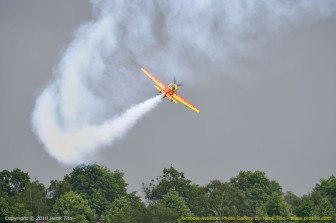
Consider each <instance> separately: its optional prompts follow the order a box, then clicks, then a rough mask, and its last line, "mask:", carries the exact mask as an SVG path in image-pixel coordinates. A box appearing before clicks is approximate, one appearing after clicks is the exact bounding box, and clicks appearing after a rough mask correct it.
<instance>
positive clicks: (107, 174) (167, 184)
mask: <svg viewBox="0 0 336 223" xmlns="http://www.w3.org/2000/svg"><path fill="white" fill-rule="evenodd" d="M142 187H143V192H144V195H145V200H142V199H141V198H140V197H139V196H138V195H137V194H136V192H132V193H128V192H127V183H126V181H125V180H124V173H123V172H120V171H118V170H115V171H111V170H109V169H107V168H106V167H104V166H101V165H98V164H90V165H80V166H77V167H75V168H74V169H73V171H72V172H71V173H69V174H66V175H65V176H64V178H63V180H51V181H50V185H49V187H46V186H45V185H44V184H42V183H41V182H39V181H38V180H36V179H35V180H31V179H30V177H29V174H28V173H26V172H24V171H22V170H20V169H14V170H11V171H10V170H3V171H1V172H0V222H11V221H10V220H11V219H8V217H10V216H12V217H15V216H33V217H34V219H35V220H40V222H60V223H62V222H69V220H71V222H81V223H89V222H101V223H103V222H104V223H105V222H106V223H133V222H134V223H142V222H144V223H174V222H191V221H192V220H195V219H196V217H198V220H197V222H200V223H201V222H247V221H246V220H244V221H243V220H242V219H243V218H242V217H243V216H244V217H245V216H246V217H251V219H253V220H252V221H253V222H256V221H258V222H277V221H279V218H278V219H275V218H272V217H277V216H278V217H281V222H291V220H293V219H291V217H302V218H303V217H312V216H315V217H328V218H327V219H324V221H323V222H336V220H335V218H336V177H335V176H330V177H329V178H327V179H321V180H320V182H319V183H317V184H316V186H315V187H314V188H313V189H312V191H311V192H310V193H308V194H306V195H303V196H297V195H295V194H294V193H292V192H283V191H282V188H281V185H280V184H279V183H278V182H276V181H274V180H270V179H269V178H268V177H267V176H266V174H265V173H264V172H262V171H240V173H239V174H238V175H237V176H235V177H232V178H231V179H230V180H229V181H228V182H223V181H220V180H212V181H210V182H209V183H208V184H206V185H203V186H200V185H198V184H195V183H193V182H192V181H191V180H189V179H187V178H186V177H185V175H184V173H183V172H180V171H178V170H176V169H175V168H174V167H173V166H170V167H168V168H164V169H163V171H162V175H161V176H159V177H157V178H155V179H152V180H151V181H150V182H149V183H143V184H142ZM39 216H40V217H39ZM57 216H61V218H60V219H54V218H52V217H57ZM237 216H240V217H241V218H239V217H237ZM256 216H259V217H260V218H258V220H256ZM65 217H68V219H65ZM230 217H236V218H231V219H230ZM261 217H262V218H261ZM12 220H13V219H12ZM308 220H309V219H308ZM310 220H313V219H310ZM315 220H316V219H315ZM20 222H22V221H20ZM27 222H31V221H27ZM293 222H301V221H299V220H297V219H296V220H295V221H293ZM304 222H310V221H307V219H306V220H305V221H304ZM311 222H316V221H311Z"/></svg>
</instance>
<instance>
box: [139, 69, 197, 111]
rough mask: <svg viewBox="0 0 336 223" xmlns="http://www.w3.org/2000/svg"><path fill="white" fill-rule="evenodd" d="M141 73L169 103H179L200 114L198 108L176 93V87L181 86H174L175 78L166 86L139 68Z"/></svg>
mask: <svg viewBox="0 0 336 223" xmlns="http://www.w3.org/2000/svg"><path fill="white" fill-rule="evenodd" d="M141 71H142V72H144V73H145V74H146V75H147V76H148V77H149V78H150V79H152V80H153V81H154V82H155V84H157V85H158V86H156V85H154V87H155V88H156V89H157V90H159V91H160V92H161V93H162V94H163V97H162V98H164V97H167V98H169V99H170V101H171V102H175V103H177V101H180V102H182V103H183V104H184V105H185V106H187V107H189V108H191V109H192V110H194V111H195V112H200V110H199V109H198V108H196V107H195V106H194V105H192V104H191V103H190V102H188V101H187V100H186V99H184V98H183V97H182V96H181V95H179V94H178V93H176V91H177V89H178V87H179V86H182V84H176V80H175V78H174V82H171V83H170V84H168V86H167V85H165V84H164V83H163V82H162V81H160V80H159V79H157V78H156V77H155V76H154V75H153V74H151V73H149V72H148V71H147V70H146V69H145V68H143V67H141Z"/></svg>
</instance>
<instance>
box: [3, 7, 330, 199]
mask: <svg viewBox="0 0 336 223" xmlns="http://www.w3.org/2000/svg"><path fill="white" fill-rule="evenodd" d="M321 2H323V1H321ZM325 2H326V4H327V2H329V1H325ZM322 4H323V3H322ZM146 7H147V6H146ZM153 7H155V6H153ZM157 7H160V6H157ZM330 7H334V8H335V5H334V4H333V5H331V6H330ZM148 8H150V7H148ZM167 10H168V12H167V13H166V12H163V13H161V14H160V15H158V16H157V17H153V20H156V21H159V22H158V24H156V25H155V26H157V27H159V26H160V24H161V23H160V21H161V20H164V19H165V18H166V17H165V16H167V17H168V15H169V10H172V11H173V9H172V8H169V7H168V6H167ZM182 10H183V9H182ZM91 11H92V9H91V4H90V2H86V1H82V0H74V1H65V0H60V1H38V0H31V1H17V0H11V1H5V0H0V30H1V34H0V49H1V50H0V102H1V110H0V131H1V134H0V169H1V170H3V169H13V168H20V169H22V170H24V171H27V172H29V174H30V176H31V178H35V177H36V178H37V179H38V180H41V181H42V182H43V183H45V184H47V185H48V183H49V181H50V180H51V179H61V178H62V177H63V176H64V175H65V174H66V173H69V172H70V171H71V170H72V168H73V167H71V166H70V167H69V166H65V165H63V164H60V163H58V162H57V161H56V160H55V159H54V158H53V157H51V156H49V155H48V153H47V152H46V151H45V149H44V147H43V145H42V144H40V143H39V141H38V140H37V138H36V136H35V134H34V133H33V132H32V129H31V113H32V110H33V108H34V105H35V99H36V98H37V97H38V95H39V94H40V93H41V91H42V90H43V89H44V88H45V86H46V85H47V84H48V83H50V82H51V81H52V79H53V70H54V69H55V67H56V66H57V64H58V63H59V60H60V58H61V56H62V54H63V52H64V51H65V50H66V48H67V47H68V45H69V44H70V42H71V41H72V39H73V38H74V32H75V30H77V29H78V27H79V26H80V25H82V24H84V23H85V22H89V21H90V20H91V19H92V17H93V16H92V13H91ZM112 11H113V10H112ZM298 11H300V10H298ZM121 12H122V13H123V12H125V10H124V11H121ZM145 12H146V10H144V13H145ZM334 12H335V10H333V11H332V13H330V15H328V16H325V17H324V16H321V15H316V17H314V16H311V17H313V19H309V18H310V17H309V16H308V17H307V18H308V19H307V21H306V20H305V17H304V16H303V19H302V21H300V22H298V23H297V24H295V25H292V24H287V23H284V25H282V23H281V22H280V23H277V24H280V26H279V27H280V28H279V27H278V29H284V31H275V32H268V31H267V30H263V28H262V27H261V28H260V27H259V28H258V32H257V33H254V35H247V34H246V36H240V39H239V41H240V42H239V43H242V46H243V47H245V45H246V49H247V50H246V51H243V52H241V53H230V54H225V56H227V58H225V60H224V59H223V62H221V59H220V58H218V57H217V58H216V63H217V64H216V63H214V62H211V61H210V59H211V58H212V57H206V58H205V59H204V60H203V59H202V58H201V57H200V58H201V59H200V58H199V57H198V56H197V55H196V56H195V57H194V55H193V54H192V52H193V51H192V50H191V51H190V52H189V53H188V52H187V51H185V52H186V53H185V54H178V55H179V56H180V57H182V59H181V61H183V62H184V66H186V67H188V68H187V69H186V70H187V71H190V70H191V71H192V72H193V73H197V75H198V76H192V75H191V76H188V75H186V76H181V81H182V82H183V83H184V87H183V88H181V89H180V90H179V92H180V94H181V95H183V96H185V97H186V98H187V99H188V100H190V101H191V102H192V103H193V104H195V105H197V106H198V107H199V108H200V110H201V113H200V114H196V113H193V112H192V111H191V110H188V109H186V108H185V107H184V106H182V105H180V104H177V105H176V104H171V103H170V102H169V101H168V100H165V101H163V103H161V104H160V105H159V106H158V107H157V108H155V109H154V110H153V111H151V112H150V113H149V114H147V115H146V116H144V117H143V118H142V119H141V120H140V121H139V123H137V124H136V126H135V127H134V128H133V129H131V130H130V131H129V132H128V133H127V134H126V136H125V137H123V138H122V139H120V140H118V141H117V142H116V143H115V144H113V145H112V146H108V147H106V148H104V149H102V150H99V151H98V153H97V154H96V157H93V158H92V161H93V162H96V163H98V164H101V165H105V166H107V167H108V168H110V169H111V170H115V169H119V170H122V171H124V172H125V179H126V181H127V182H128V183H129V190H130V191H134V190H136V191H138V192H139V194H142V191H141V183H142V182H145V183H147V182H149V181H150V179H152V178H155V177H157V176H159V175H160V173H161V171H162V169H163V168H164V167H168V166H170V165H173V166H174V167H175V168H177V169H178V170H180V171H183V172H184V173H185V175H186V177H187V178H189V179H191V180H192V181H193V182H195V183H198V184H201V185H205V184H207V183H208V182H209V181H210V180H212V179H220V180H223V181H228V180H229V179H230V178H231V177H234V176H236V175H237V174H238V173H239V171H240V170H262V171H265V172H266V174H267V176H268V177H269V178H271V179H274V180H277V181H278V182H279V183H280V184H281V185H282V186H283V189H284V191H286V190H289V191H293V192H295V193H297V194H299V195H302V194H305V193H307V192H309V191H310V190H311V188H312V187H314V186H315V184H316V183H318V182H319V179H320V178H327V177H329V176H330V175H332V174H335V171H336V162H335V157H336V150H335V148H336V137H335V133H336V117H335V114H336V100H335V98H336V97H335V96H336V88H335V84H336V74H335V71H336V44H335V40H336V14H335V13H334ZM258 13H260V15H259V14H258ZM258 13H257V15H258V16H260V17H262V16H263V13H265V12H263V11H260V12H258ZM300 13H301V12H300ZM309 13H310V12H309V10H308V12H307V14H309ZM303 14H304V13H303ZM258 16H257V17H258ZM299 16H300V15H299ZM305 16H307V15H305ZM294 17H295V16H294ZM121 18H123V17H122V16H121ZM277 19H280V20H281V19H282V17H279V18H277ZM286 19H288V18H286V16H284V17H283V20H286ZM256 21H257V22H262V19H257V20H256ZM295 21H296V20H295ZM120 23H123V22H122V21H121V22H120ZM125 23H127V21H125ZM219 23H220V21H219ZM192 25H193V20H190V26H192ZM219 26H220V25H219ZM257 27H258V26H257ZM156 32H158V33H157V36H159V37H158V38H159V39H160V38H161V42H160V41H158V42H159V44H164V41H163V40H162V39H164V37H162V36H161V37H160V35H161V33H160V32H162V33H164V32H165V31H164V30H161V29H160V28H157V29H156ZM252 33H253V32H252ZM229 34H230V33H229ZM128 35H131V34H128ZM176 35H177V36H178V35H179V34H178V33H177V34H176ZM195 35H197V33H196V34H195ZM243 35H244V32H243ZM127 37H128V36H127ZM176 38H177V37H176ZM230 40H232V39H230V37H225V38H224V37H223V41H230ZM144 41H145V40H144ZM235 41H236V40H235ZM244 41H246V42H248V44H245V43H244ZM254 42H255V43H256V44H253V43H254ZM173 43H174V42H173ZM177 43H179V42H177ZM233 43H235V42H233ZM117 44H120V45H121V43H119V42H117ZM122 44H123V45H125V46H124V47H125V48H127V47H129V46H130V45H127V44H128V42H127V38H125V41H124V42H123V43H122ZM147 44H148V43H147ZM140 45H141V43H139V47H140ZM205 46H206V47H209V45H205ZM223 46H225V44H223V45H221V46H219V49H218V50H219V53H218V54H217V55H220V56H221V55H222V54H221V53H220V50H222V49H221V48H220V47H223ZM176 47H177V48H176V49H174V53H172V52H173V51H169V50H168V51H167V52H164V51H162V48H160V47H153V48H151V50H157V51H160V49H161V52H153V54H154V53H156V54H165V53H166V54H165V56H164V57H162V58H167V60H170V62H169V63H168V62H166V61H164V60H162V61H161V63H162V64H163V65H162V66H163V67H164V68H166V67H168V65H170V64H171V61H174V60H178V59H176V58H174V59H171V58H170V57H174V56H176V55H177V54H176V52H175V51H176V50H177V51H178V50H179V48H178V47H179V45H177V46H176ZM212 49H213V48H212V46H211V45H210V47H209V48H205V51H206V53H205V54H206V55H207V53H209V51H211V50H212ZM233 49H238V48H235V47H233ZM244 49H245V48H244ZM180 50H181V51H182V50H186V49H180ZM223 50H224V49H223ZM116 52H118V53H119V52H120V51H116ZM132 52H133V51H132ZM134 55H136V54H134ZM186 55H187V56H186ZM123 56H124V55H122V53H121V54H116V55H111V57H112V58H114V59H115V58H122V57H123ZM146 56H148V55H144V57H146ZM148 58H150V56H148ZM158 58H161V57H158ZM209 58H210V59H209ZM118 61H119V60H118V59H115V60H114V62H113V63H114V65H113V66H118ZM124 61H125V60H123V62H122V63H123V66H125V63H124ZM127 61H128V62H129V63H130V66H136V65H138V63H141V62H142V59H136V62H134V63H132V61H131V60H127ZM143 61H145V62H144V63H145V64H144V65H143V66H146V68H148V69H149V70H150V71H151V72H152V73H153V74H155V75H156V76H157V77H159V78H160V77H162V79H163V81H170V80H172V78H173V75H175V74H171V72H172V71H176V70H178V69H177V68H176V69H175V68H174V69H172V68H171V70H169V72H166V73H165V69H164V68H162V67H160V60H155V61H153V64H151V63H150V60H149V59H147V60H146V59H143ZM209 61H210V62H209ZM221 63H223V64H225V65H222V64H221ZM167 64H168V65H167ZM194 67H197V69H194ZM167 69H168V68H167ZM169 69H170V68H169ZM187 71H186V72H187ZM92 72H94V71H92ZM181 72H183V71H181ZM216 72H217V73H218V74H216ZM138 73H139V74H138V75H142V74H141V73H140V71H138ZM163 73H165V74H163ZM219 73H225V75H221V74H219ZM170 77H171V79H169V78H170ZM92 78H94V76H93V77H92ZM188 78H190V79H188ZM146 81H147V80H145V78H144V83H147V84H148V85H143V82H141V84H140V85H141V86H143V87H144V88H148V89H146V90H145V93H144V95H146V97H147V98H148V97H151V96H152V95H154V94H156V91H155V90H154V88H153V90H152V83H151V82H150V81H148V82H146ZM116 84H119V83H117V82H115V83H111V86H114V85H116ZM121 87H123V86H121ZM125 87H127V85H125ZM92 88H97V86H92ZM98 88H99V87H98ZM129 90H130V91H132V89H129ZM135 90H139V89H135ZM102 94H103V95H104V94H105V95H106V99H110V98H109V96H107V95H108V94H109V91H108V90H104V91H102ZM113 94H118V92H113ZM116 96H118V95H116ZM102 97H105V96H102ZM134 100H135V101H136V102H140V101H137V100H138V99H134ZM106 103H111V104H109V106H111V109H112V107H113V101H108V100H106ZM124 103H126V104H127V105H128V103H129V106H130V105H131V104H133V103H134V101H130V102H128V101H127V100H125V102H124ZM107 113H108V112H107Z"/></svg>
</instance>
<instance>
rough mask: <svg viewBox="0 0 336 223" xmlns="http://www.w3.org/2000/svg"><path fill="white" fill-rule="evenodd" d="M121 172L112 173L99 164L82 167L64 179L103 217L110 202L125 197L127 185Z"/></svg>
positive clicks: (75, 169)
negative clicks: (102, 214)
mask: <svg viewBox="0 0 336 223" xmlns="http://www.w3.org/2000/svg"><path fill="white" fill-rule="evenodd" d="M123 176H124V174H123V173H122V172H120V171H117V170H116V171H114V172H112V171H110V170H108V169H107V168H106V167H103V166H99V165H97V164H91V165H87V166H85V165H82V166H78V167H76V168H74V170H73V171H72V172H71V173H70V174H67V175H66V176H65V177H64V181H65V182H67V183H69V184H70V185H71V188H72V190H73V191H74V192H76V193H78V194H81V195H82V196H83V197H84V198H85V199H87V200H88V202H89V205H90V207H91V208H92V209H94V210H96V213H97V214H98V215H101V213H103V212H104V211H105V210H106V208H107V207H108V206H109V204H110V202H112V201H114V200H115V199H116V198H119V197H123V196H125V195H126V194H127V193H126V187H127V183H126V182H125V180H124V178H123Z"/></svg>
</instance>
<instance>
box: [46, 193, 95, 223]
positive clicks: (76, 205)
mask: <svg viewBox="0 0 336 223" xmlns="http://www.w3.org/2000/svg"><path fill="white" fill-rule="evenodd" d="M51 215H52V216H61V217H62V219H61V220H58V221H57V222H60V223H66V222H69V220H67V219H64V216H68V217H71V218H72V220H71V221H72V222H81V223H89V222H95V220H96V215H95V211H94V210H92V209H91V208H90V207H89V205H88V201H87V200H85V199H84V198H82V197H81V196H80V195H79V194H76V193H75V192H73V191H70V192H67V193H65V194H64V195H62V196H61V197H60V198H59V199H58V200H57V201H56V203H55V205H54V206H53V208H52V211H51Z"/></svg>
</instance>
